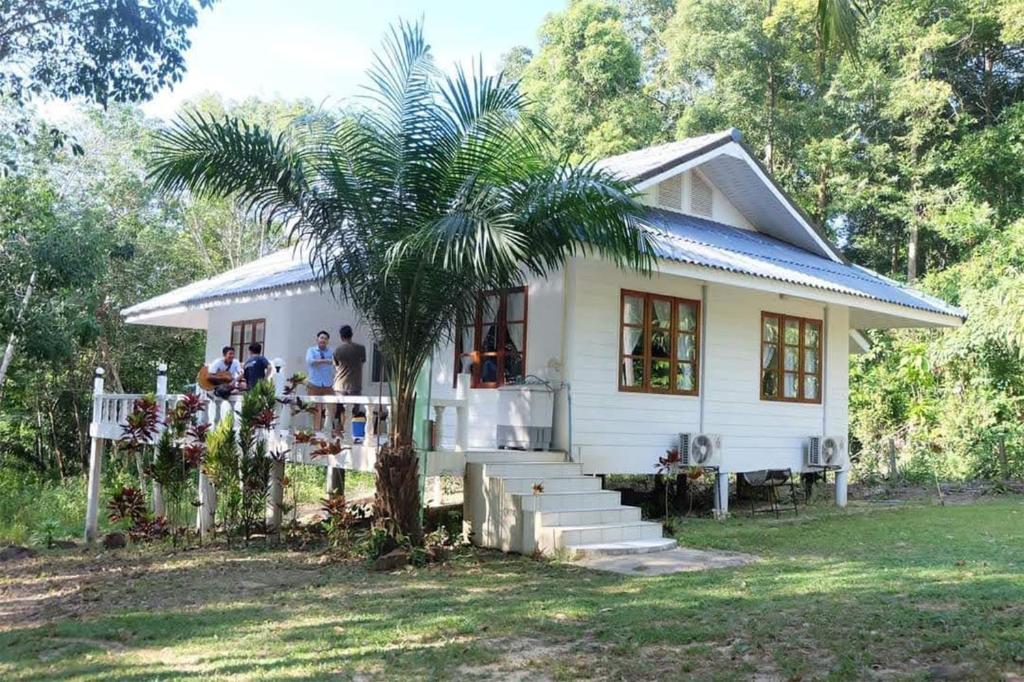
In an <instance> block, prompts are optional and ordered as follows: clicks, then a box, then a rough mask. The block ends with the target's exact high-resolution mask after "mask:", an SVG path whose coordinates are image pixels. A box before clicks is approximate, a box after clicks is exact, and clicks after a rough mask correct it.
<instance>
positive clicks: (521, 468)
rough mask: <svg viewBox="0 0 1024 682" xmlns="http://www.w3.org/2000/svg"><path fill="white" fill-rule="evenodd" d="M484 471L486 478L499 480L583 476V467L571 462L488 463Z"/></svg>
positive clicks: (485, 464)
mask: <svg viewBox="0 0 1024 682" xmlns="http://www.w3.org/2000/svg"><path fill="white" fill-rule="evenodd" d="M483 471H484V473H483V475H484V476H496V477H499V478H531V477H539V478H544V477H547V476H551V477H558V478H568V477H571V476H582V475H583V465H582V464H572V463H571V462H529V461H524V462H486V463H484V470H483Z"/></svg>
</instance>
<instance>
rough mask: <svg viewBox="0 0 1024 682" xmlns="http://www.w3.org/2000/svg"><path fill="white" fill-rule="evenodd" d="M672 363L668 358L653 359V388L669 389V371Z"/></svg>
mask: <svg viewBox="0 0 1024 682" xmlns="http://www.w3.org/2000/svg"><path fill="white" fill-rule="evenodd" d="M670 367H671V364H670V363H669V361H668V360H652V361H651V388H654V389H667V388H668V387H669V383H668V381H669V371H670Z"/></svg>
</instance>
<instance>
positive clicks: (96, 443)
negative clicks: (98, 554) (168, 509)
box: [85, 367, 105, 542]
mask: <svg viewBox="0 0 1024 682" xmlns="http://www.w3.org/2000/svg"><path fill="white" fill-rule="evenodd" d="M103 374H104V371H103V368H102V367H97V368H96V374H94V375H93V381H92V424H91V425H90V427H89V431H90V434H89V435H90V436H91V438H90V440H91V441H92V442H91V444H90V446H89V488H88V497H87V502H86V507H85V541H86V542H95V541H96V537H97V535H98V534H99V513H100V476H101V474H102V472H103V446H104V445H105V443H104V440H103V439H102V438H99V437H98V429H99V422H100V410H101V407H102V400H103Z"/></svg>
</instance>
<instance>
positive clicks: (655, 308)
mask: <svg viewBox="0 0 1024 682" xmlns="http://www.w3.org/2000/svg"><path fill="white" fill-rule="evenodd" d="M699 357H700V302H699V301H692V300H689V299H685V298H674V297H672V296H661V295H658V294H647V293H643V292H639V291H627V290H625V289H624V290H623V291H622V301H621V306H620V315H619V358H620V362H619V390H620V391H635V392H642V393H672V394H675V395H697V392H698V390H699V388H700V387H699V385H698V383H699V382H698V377H699V367H698V358H699Z"/></svg>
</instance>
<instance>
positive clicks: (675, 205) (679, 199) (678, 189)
mask: <svg viewBox="0 0 1024 682" xmlns="http://www.w3.org/2000/svg"><path fill="white" fill-rule="evenodd" d="M658 205H659V206H661V207H663V208H670V209H672V210H674V211H678V210H679V209H680V208H682V206H683V176H682V175H676V176H674V177H671V178H669V179H668V180H662V181H661V182H659V183H658Z"/></svg>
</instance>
